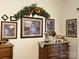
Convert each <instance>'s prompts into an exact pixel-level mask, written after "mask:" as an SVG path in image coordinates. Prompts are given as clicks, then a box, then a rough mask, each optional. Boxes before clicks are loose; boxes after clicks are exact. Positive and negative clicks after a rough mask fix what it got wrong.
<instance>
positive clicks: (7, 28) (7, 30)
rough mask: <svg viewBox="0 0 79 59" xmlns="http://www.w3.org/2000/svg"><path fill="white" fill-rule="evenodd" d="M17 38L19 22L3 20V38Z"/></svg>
mask: <svg viewBox="0 0 79 59" xmlns="http://www.w3.org/2000/svg"><path fill="white" fill-rule="evenodd" d="M4 38H6V39H16V38H17V22H10V21H1V39H4Z"/></svg>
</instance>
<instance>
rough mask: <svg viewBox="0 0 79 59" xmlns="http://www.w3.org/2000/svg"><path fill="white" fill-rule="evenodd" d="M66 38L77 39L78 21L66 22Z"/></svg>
mask: <svg viewBox="0 0 79 59" xmlns="http://www.w3.org/2000/svg"><path fill="white" fill-rule="evenodd" d="M66 36H67V37H74V38H75V37H77V19H70V20H66Z"/></svg>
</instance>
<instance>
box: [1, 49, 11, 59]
mask: <svg viewBox="0 0 79 59" xmlns="http://www.w3.org/2000/svg"><path fill="white" fill-rule="evenodd" d="M11 55H12V49H11V48H1V49H0V57H5V56H11Z"/></svg>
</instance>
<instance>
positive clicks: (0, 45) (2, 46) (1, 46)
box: [0, 44, 13, 48]
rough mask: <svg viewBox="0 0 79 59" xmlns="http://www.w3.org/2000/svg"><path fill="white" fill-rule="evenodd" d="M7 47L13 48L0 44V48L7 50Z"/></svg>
mask: <svg viewBox="0 0 79 59" xmlns="http://www.w3.org/2000/svg"><path fill="white" fill-rule="evenodd" d="M8 47H13V45H2V44H0V48H8Z"/></svg>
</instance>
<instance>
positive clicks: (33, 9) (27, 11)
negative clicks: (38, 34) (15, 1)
mask: <svg viewBox="0 0 79 59" xmlns="http://www.w3.org/2000/svg"><path fill="white" fill-rule="evenodd" d="M31 14H32V16H34V15H38V16H43V17H45V18H49V17H50V15H49V13H48V12H46V11H45V10H44V9H43V8H40V7H37V4H32V5H31V6H25V7H24V8H23V9H21V10H20V11H18V13H16V14H14V16H15V17H16V19H19V18H22V17H24V16H27V15H28V16H30V15H31Z"/></svg>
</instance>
